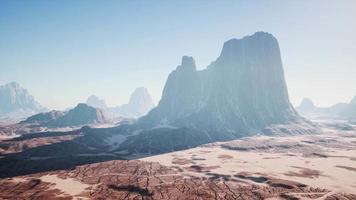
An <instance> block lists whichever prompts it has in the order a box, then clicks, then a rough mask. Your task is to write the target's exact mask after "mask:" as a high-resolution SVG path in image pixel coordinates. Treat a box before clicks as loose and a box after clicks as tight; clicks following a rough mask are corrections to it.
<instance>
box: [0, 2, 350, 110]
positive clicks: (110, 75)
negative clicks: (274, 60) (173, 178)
mask: <svg viewBox="0 0 356 200" xmlns="http://www.w3.org/2000/svg"><path fill="white" fill-rule="evenodd" d="M355 18H356V2H355V1H352V0H348V1H347V0H343V1H333V2H325V1H322V0H318V1H288V2H285V1H276V0H274V1H268V2H258V3H257V1H253V2H245V1H224V2H218V1H204V2H202V1H194V2H188V1H187V2H174V3H173V2H166V1H156V4H152V3H151V2H150V3H148V2H147V3H146V2H144V1H105V2H101V3H100V4H99V3H96V2H95V1H86V2H80V3H79V2H72V1H61V2H55V1H36V2H24V1H1V3H0V27H2V28H1V29H0V69H1V73H0V85H3V84H6V83H8V82H11V81H16V82H18V83H20V85H21V86H23V87H24V88H26V89H28V90H29V92H30V93H31V94H32V95H33V96H34V97H35V98H36V99H37V101H39V102H40V103H41V104H42V105H44V106H46V107H48V108H50V109H65V108H68V107H72V106H74V105H76V104H77V103H79V102H85V101H86V98H87V97H89V96H90V95H92V94H95V95H97V96H99V97H100V98H102V99H104V100H105V101H106V102H107V103H108V105H110V106H117V105H121V104H124V103H126V102H127V101H128V99H129V96H130V94H131V93H132V92H133V91H134V89H135V88H136V87H140V86H143V87H146V88H147V89H148V91H149V92H150V94H151V95H152V97H153V99H154V101H155V103H156V104H157V103H158V101H159V99H160V97H161V92H162V89H163V87H164V83H165V81H166V79H167V76H168V74H169V73H170V72H171V71H172V70H174V69H175V68H176V66H178V65H179V64H180V62H181V58H182V56H183V55H190V56H193V57H194V59H195V61H196V63H197V66H198V69H204V68H206V66H207V65H209V63H210V62H212V61H214V60H215V59H216V58H217V57H218V56H219V54H220V51H221V49H222V45H223V43H224V42H225V41H227V40H229V39H231V38H241V37H244V36H246V35H251V34H253V33H254V32H256V31H265V32H269V33H271V34H273V35H274V36H275V37H276V38H277V40H278V41H279V45H280V49H281V55H282V61H283V66H284V71H285V75H286V81H287V85H288V91H289V96H290V100H291V102H292V103H293V104H294V105H298V104H299V103H300V101H301V100H302V98H304V97H308V98H310V99H312V100H313V101H314V103H315V104H316V105H318V106H330V105H333V104H335V103H339V102H348V101H350V100H351V98H352V97H353V96H355V95H356V76H355V74H356V38H355V37H354V36H355V35H356V24H355V23H354V22H353V21H354V19H355ZM74 86H75V87H74Z"/></svg>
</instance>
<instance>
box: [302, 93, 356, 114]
mask: <svg viewBox="0 0 356 200" xmlns="http://www.w3.org/2000/svg"><path fill="white" fill-rule="evenodd" d="M296 109H297V111H298V112H299V113H301V114H303V115H306V116H308V115H317V116H323V117H332V118H339V119H347V120H356V96H355V97H354V98H353V99H352V100H351V101H350V102H349V103H337V104H335V105H332V106H330V107H316V106H314V104H313V103H312V101H311V100H308V101H306V100H303V101H302V103H301V104H300V106H298V107H297V108H296Z"/></svg>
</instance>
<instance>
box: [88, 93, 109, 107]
mask: <svg viewBox="0 0 356 200" xmlns="http://www.w3.org/2000/svg"><path fill="white" fill-rule="evenodd" d="M87 104H88V105H89V106H92V107H95V108H102V109H105V108H107V105H106V102H105V100H103V99H100V98H99V97H98V96H96V95H91V96H89V97H88V99H87Z"/></svg>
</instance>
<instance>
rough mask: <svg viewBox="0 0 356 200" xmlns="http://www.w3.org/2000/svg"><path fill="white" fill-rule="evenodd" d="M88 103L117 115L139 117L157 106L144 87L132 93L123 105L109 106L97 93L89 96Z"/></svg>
mask: <svg viewBox="0 0 356 200" xmlns="http://www.w3.org/2000/svg"><path fill="white" fill-rule="evenodd" d="M87 104H88V105H90V106H92V107H96V108H101V109H104V110H105V111H107V112H108V113H110V114H112V115H113V116H115V117H125V118H139V117H141V116H143V115H145V114H147V113H148V111H150V110H151V109H152V108H153V107H154V106H155V105H154V103H153V100H152V97H151V95H150V94H149V93H148V91H147V89H146V88H144V87H139V88H136V89H135V91H134V92H133V93H132V94H131V96H130V100H129V102H128V103H127V104H124V105H121V106H117V107H108V106H107V105H106V103H105V100H103V99H100V98H99V97H97V96H95V95H92V96H90V97H88V99H87Z"/></svg>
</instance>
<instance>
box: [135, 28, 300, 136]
mask: <svg viewBox="0 0 356 200" xmlns="http://www.w3.org/2000/svg"><path fill="white" fill-rule="evenodd" d="M298 119H299V116H298V114H297V113H296V112H295V110H294V108H293V107H292V105H291V104H290V102H289V97H288V92H287V87H286V83H285V79H284V72H283V66H282V61H281V57H280V50H279V45H278V42H277V40H276V39H275V38H274V37H273V36H272V35H271V34H268V33H264V32H257V33H255V34H254V35H252V36H247V37H244V38H242V39H232V40H229V41H227V42H225V44H224V46H223V49H222V52H221V54H220V56H219V57H218V58H217V60H216V61H215V62H213V63H212V64H211V65H209V66H208V67H207V69H205V70H201V71H197V70H196V68H195V62H194V59H193V58H192V57H187V56H185V57H183V59H182V64H181V65H180V66H178V67H177V69H176V70H175V71H173V72H172V73H171V74H170V75H169V77H168V79H167V82H166V85H165V87H164V90H163V93H162V99H161V100H160V102H159V104H158V106H157V107H156V108H154V109H153V110H152V111H151V112H150V113H149V114H148V115H146V116H144V117H143V118H141V119H140V121H139V123H140V124H141V125H142V126H144V127H157V126H163V125H169V126H175V127H188V128H194V129H198V130H204V131H208V132H225V133H226V132H227V133H237V132H239V133H247V132H250V131H253V130H260V129H261V128H263V127H266V126H268V125H270V124H275V123H285V122H290V121H294V120H298Z"/></svg>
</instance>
